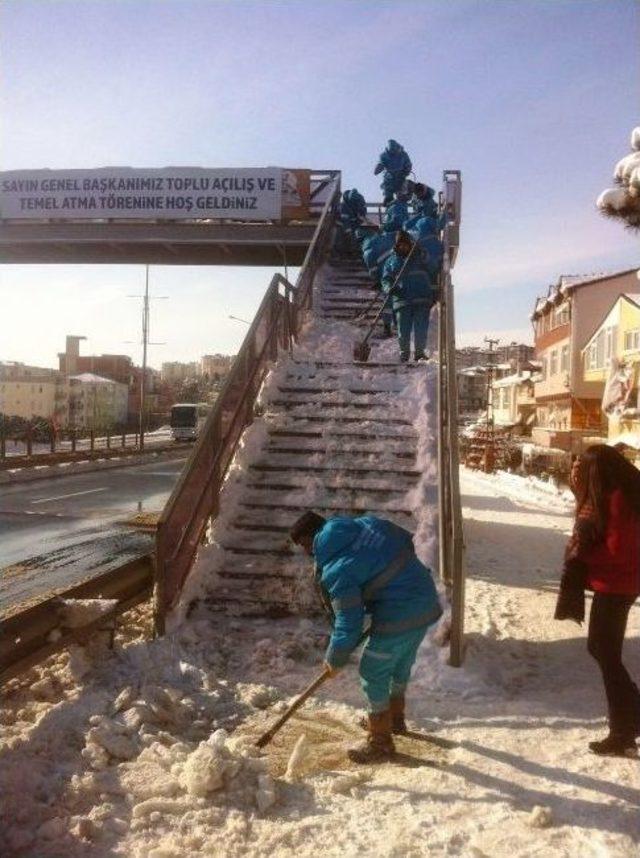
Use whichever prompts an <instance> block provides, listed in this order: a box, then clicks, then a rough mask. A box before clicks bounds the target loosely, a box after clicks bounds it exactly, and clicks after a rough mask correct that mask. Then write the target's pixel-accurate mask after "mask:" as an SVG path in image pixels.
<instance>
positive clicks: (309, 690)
mask: <svg viewBox="0 0 640 858" xmlns="http://www.w3.org/2000/svg"><path fill="white" fill-rule="evenodd" d="M330 676H331V670H330V669H329V668H328V667H325V669H324V670H323V671H322V673H321V674H319V675H318V676H316V678H315V679H314V680H313V682H312V683H311V685H308V686H307V687H306V688H305V690H304V691H303V692H302V694H299V695H298V697H296V699H295V700H294V701H293V703H292V704H291V706H289V708H288V709H287V711H286V712H284V713H283V714H282V715H281V716H280V717H279V718H278V720H277V721H276V722H275V724H273V725H272V726H271V727H269V729H268V730H267V732H266V733H263V734H262V736H260V738H259V739H258V740H257V741H256V745H257V746H258V748H264V746H265V745H268V744H269V742H270V741H271V740H272V739H273V737H274V736H275V735H276V733H277V732H278V731H279V730H280V728H281V727H283V726H284V724H286V723H287V721H288V720H289V718H291V716H292V715H293V713H294V712H295V711H296V710H297V709H299V708H300V707H301V706H302V704H303V703H304V702H305V700H307V698H309V697H311V695H312V694H313V692H314V691H315V690H316V688H320V686H321V685H322V684H323V683H324V682H326V681H327V679H329V677H330Z"/></svg>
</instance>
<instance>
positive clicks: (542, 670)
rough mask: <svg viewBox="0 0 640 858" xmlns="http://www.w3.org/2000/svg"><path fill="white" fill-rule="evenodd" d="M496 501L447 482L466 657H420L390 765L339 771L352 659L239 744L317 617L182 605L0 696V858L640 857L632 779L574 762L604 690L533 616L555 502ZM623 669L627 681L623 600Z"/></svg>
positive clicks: (284, 694)
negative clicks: (171, 622) (111, 645)
mask: <svg viewBox="0 0 640 858" xmlns="http://www.w3.org/2000/svg"><path fill="white" fill-rule="evenodd" d="M513 479H515V478H513ZM509 482H512V480H511V479H510V480H509ZM504 485H505V484H504V481H503V480H500V479H497V480H496V479H492V478H486V477H485V476H484V475H482V474H477V473H468V472H466V471H463V473H462V491H463V512H464V519H465V539H466V545H467V569H468V581H467V620H466V622H467V627H466V631H467V637H466V641H467V650H466V659H465V663H464V666H463V667H462V668H460V669H455V668H452V667H450V666H449V665H448V664H447V654H448V653H447V650H446V649H441V648H438V647H437V646H434V644H433V641H432V639H428V640H426V641H425V643H424V645H423V647H422V648H421V651H420V653H419V656H418V661H417V664H416V670H415V676H414V680H413V682H412V685H411V688H410V693H409V698H408V716H409V723H410V726H411V727H412V728H413V729H414V730H415V731H417V738H411V737H409V738H406V739H405V738H403V737H399V739H398V750H399V756H398V759H397V761H396V762H394V763H390V764H385V765H381V766H377V767H376V766H372V767H367V768H365V769H363V770H360V769H349V768H346V767H345V766H347V763H345V755H344V748H345V746H346V745H347V744H348V743H349V742H350V741H353V740H354V739H357V738H358V736H359V728H358V726H357V716H358V714H359V707H360V706H361V705H362V699H361V695H360V691H359V688H358V678H357V668H356V666H355V663H353V664H351V665H349V666H348V667H347V668H346V669H345V670H344V671H342V672H341V673H340V674H339V675H338V676H337V677H336V678H335V679H334V680H332V681H331V682H329V683H327V684H326V685H325V686H324V687H323V689H322V690H321V691H319V692H318V695H317V697H316V698H315V699H314V700H311V701H309V703H308V705H305V707H303V709H301V710H300V712H299V714H298V715H297V716H296V717H295V718H294V719H292V722H291V723H290V725H289V727H288V732H287V728H285V729H283V731H282V733H281V734H279V736H277V737H276V739H274V741H273V742H272V743H271V745H268V746H267V747H266V748H265V749H264V751H263V752H261V753H258V752H257V751H256V750H255V749H254V746H253V741H254V740H255V739H256V738H257V737H258V736H259V735H260V733H261V732H263V731H264V730H266V729H267V728H268V727H269V726H270V725H271V724H272V723H273V720H274V719H275V718H276V717H277V716H278V715H279V714H280V713H281V712H282V709H283V707H284V706H286V704H287V703H288V702H289V701H290V700H291V698H292V696H293V695H294V694H296V693H299V691H300V690H301V689H302V688H303V687H304V686H305V685H306V684H308V682H309V681H310V680H311V679H312V678H313V676H314V675H315V674H316V672H317V670H318V667H319V664H320V662H321V659H322V654H323V648H324V645H325V642H326V632H327V628H326V623H325V621H324V620H313V621H312V620H308V619H307V620H298V619H295V618H292V619H289V620H283V621H269V620H251V619H246V618H243V619H233V618H225V617H220V616H216V617H211V616H209V615H208V613H207V611H206V610H205V608H204V606H200V607H199V608H197V609H196V610H195V611H194V612H193V613H192V615H191V616H190V617H189V619H188V620H185V621H184V622H183V624H182V625H181V626H180V627H179V628H176V629H175V630H174V631H173V632H172V633H171V634H170V635H169V636H168V637H167V638H166V639H163V640H156V641H146V642H144V641H143V640H142V636H143V632H144V621H145V618H144V610H143V609H137V612H134V615H133V617H132V621H131V622H130V624H129V627H128V629H127V635H128V639H123V638H122V637H121V638H120V640H119V642H118V644H117V645H116V648H115V649H114V650H113V651H110V650H108V649H107V648H106V647H105V646H104V644H102V643H100V642H94V643H92V644H91V646H89V647H88V648H86V649H85V650H84V651H83V652H84V660H85V662H86V665H87V670H86V671H85V672H84V673H83V675H82V676H81V677H80V678H77V677H76V676H74V675H73V674H72V672H71V671H70V666H69V656H68V655H67V654H60V655H58V656H55V657H53V658H51V659H50V660H49V661H48V662H47V663H46V664H44V665H42V666H39V667H37V668H34V669H33V670H31V671H29V672H28V673H27V674H25V676H24V677H23V678H22V679H21V680H20V681H15V680H14V681H12V682H10V683H9V684H8V686H7V687H6V689H5V694H4V696H3V700H2V707H1V710H0V714H1V718H2V724H3V738H2V748H1V749H0V778H1V779H2V783H0V789H1V790H2V796H3V801H2V803H1V804H0V837H1V838H3V839H2V841H1V842H0V851H1V853H2V854H3V855H10V856H29V858H48V856H55V858H59V856H61V855H64V856H69V858H80V856H82V858H84V856H92V858H93V856H98V858H100V856H105V858H106V856H108V855H118V856H120V855H121V856H131V857H132V858H169V857H170V858H178V856H180V858H182V856H193V858H195V856H203V858H204V856H211V855H216V856H220V858H239V856H243V858H244V856H248V858H258V856H260V858H263V856H266V855H278V856H282V858H293V856H295V858H299V856H302V858H316V856H318V855H324V856H328V858H345V856H349V858H355V856H360V855H366V856H374V855H375V856H376V858H377V856H383V858H400V856H402V858H405V856H409V858H423V856H426V855H429V856H432V855H433V856H461V858H483V856H490V858H512V856H518V858H520V856H522V858H534V856H536V858H537V856H545V858H546V856H552V858H575V856H580V858H629V856H631V855H637V854H638V850H639V847H640V771H639V769H640V766H639V764H638V762H637V760H630V759H629V760H625V759H606V758H600V757H596V756H593V755H590V754H589V753H588V750H587V742H588V741H589V740H590V739H592V738H594V736H597V735H601V734H602V733H603V732H604V728H605V717H604V712H605V703H604V696H603V694H602V690H601V681H600V678H599V675H598V673H597V669H596V666H595V664H594V663H593V662H592V660H591V659H590V658H589V656H588V654H587V652H586V647H585V640H584V636H585V633H584V630H583V629H579V628H578V627H577V626H576V625H575V624H570V623H556V622H554V621H553V620H552V619H551V618H552V615H553V607H554V601H555V589H556V586H557V580H558V574H559V569H560V564H561V559H562V550H563V547H564V544H565V542H566V533H567V531H568V529H569V528H570V525H571V515H570V512H569V511H564V510H562V509H561V508H559V506H558V503H557V498H555V497H554V496H548V499H547V503H546V507H545V506H544V505H543V501H542V499H541V498H536V500H535V503H533V504H529V503H527V502H526V499H524V500H518V501H517V502H516V500H514V499H512V498H511V497H510V496H509V495H507V494H505V493H504V491H503V489H504ZM522 486H523V489H524V488H525V487H526V481H525V480H523V481H522ZM436 632H437V630H436ZM626 658H627V661H628V664H629V667H630V668H631V669H632V671H636V674H637V665H638V663H640V608H639V607H638V606H637V605H636V606H635V607H634V608H633V609H632V611H631V615H630V620H629V632H628V640H627V644H626ZM354 662H355V659H354ZM36 689H37V690H36ZM220 731H225V732H220ZM303 735H304V736H305V739H304V741H302V742H300V737H301V736H303ZM296 748H297V750H296ZM287 769H289V774H288V775H287ZM363 820H365V821H366V824H363Z"/></svg>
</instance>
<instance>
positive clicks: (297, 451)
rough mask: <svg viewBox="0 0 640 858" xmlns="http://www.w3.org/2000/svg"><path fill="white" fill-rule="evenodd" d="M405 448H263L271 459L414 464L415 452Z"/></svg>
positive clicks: (270, 446)
mask: <svg viewBox="0 0 640 858" xmlns="http://www.w3.org/2000/svg"><path fill="white" fill-rule="evenodd" d="M404 447H405V449H403V448H401V447H400V445H399V444H398V446H397V447H395V448H394V447H390V446H380V445H378V446H376V447H372V446H371V445H369V446H368V447H365V448H364V449H363V445H362V443H361V442H360V443H359V444H356V445H351V446H346V445H344V446H343V445H340V446H336V447H335V449H333V450H330V449H328V448H327V446H326V445H315V446H310V445H301V446H299V447H294V446H290V445H289V446H286V447H285V446H278V445H271V444H270V445H269V446H268V447H266V448H263V450H264V452H265V453H267V455H268V456H269V457H271V455H272V454H279V455H287V456H306V457H307V458H309V457H311V456H331V458H332V459H333V460H335V459H362V458H369V459H370V458H372V457H376V458H378V459H379V460H386V461H388V462H393V461H396V460H397V459H401V460H405V459H408V460H410V461H412V462H413V461H415V458H416V454H415V450H408V451H407V450H406V444H405V445H404Z"/></svg>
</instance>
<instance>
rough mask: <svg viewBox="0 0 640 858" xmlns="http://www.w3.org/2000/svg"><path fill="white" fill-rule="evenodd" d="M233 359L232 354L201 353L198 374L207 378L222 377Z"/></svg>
mask: <svg viewBox="0 0 640 858" xmlns="http://www.w3.org/2000/svg"><path fill="white" fill-rule="evenodd" d="M233 360H234V356H233V355H218V354H215V355H203V356H202V357H201V358H200V374H201V375H203V376H207V377H208V378H209V379H213V378H215V377H216V376H220V377H223V376H225V375H226V374H227V373H228V372H229V370H230V369H231V365H232V363H233Z"/></svg>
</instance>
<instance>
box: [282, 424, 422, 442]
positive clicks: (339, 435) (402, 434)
mask: <svg viewBox="0 0 640 858" xmlns="http://www.w3.org/2000/svg"><path fill="white" fill-rule="evenodd" d="M269 435H270V436H271V437H275V438H308V439H314V438H334V439H336V440H337V439H344V440H345V442H346V443H351V442H352V441H381V442H382V441H405V442H407V443H409V442H411V443H412V442H413V440H414V439H415V437H416V433H415V432H413V431H412V432H407V431H406V430H405V431H403V430H397V431H395V432H382V431H379V432H357V431H356V432H349V431H348V430H343V431H339V430H337V429H323V428H322V427H320V426H317V427H310V428H309V429H272V430H269Z"/></svg>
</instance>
